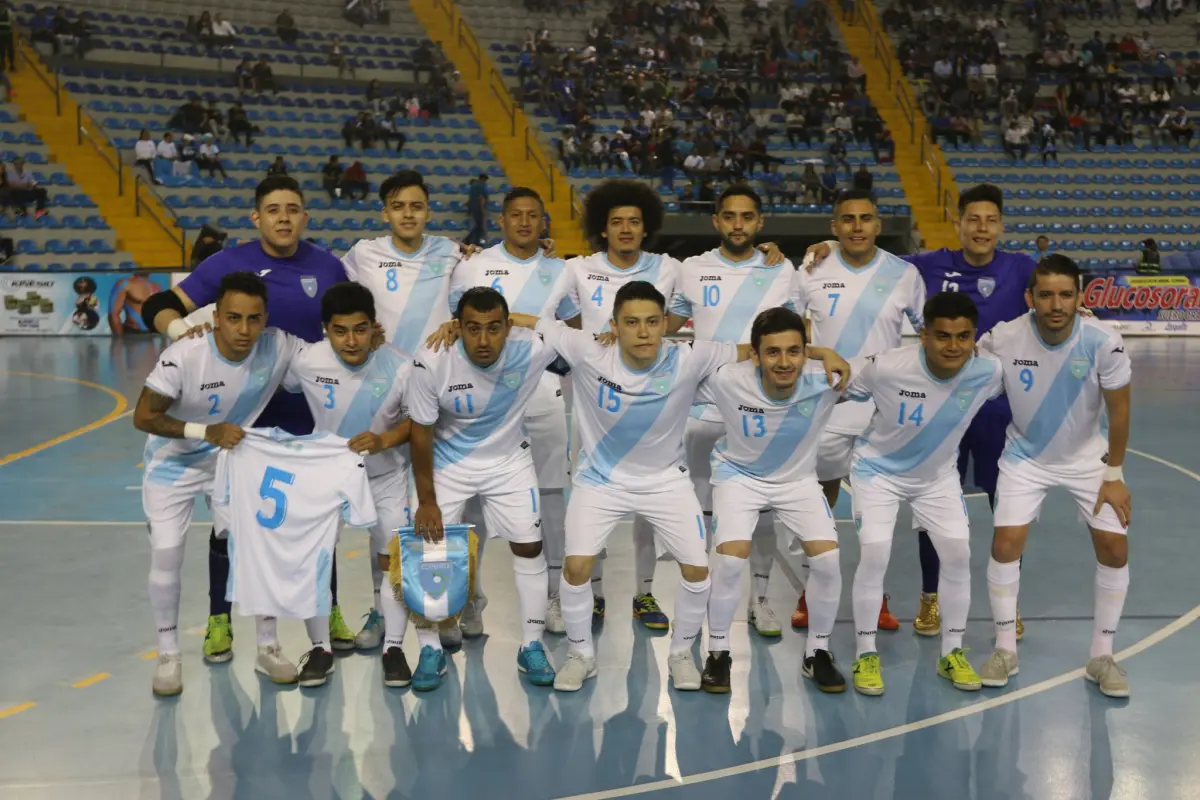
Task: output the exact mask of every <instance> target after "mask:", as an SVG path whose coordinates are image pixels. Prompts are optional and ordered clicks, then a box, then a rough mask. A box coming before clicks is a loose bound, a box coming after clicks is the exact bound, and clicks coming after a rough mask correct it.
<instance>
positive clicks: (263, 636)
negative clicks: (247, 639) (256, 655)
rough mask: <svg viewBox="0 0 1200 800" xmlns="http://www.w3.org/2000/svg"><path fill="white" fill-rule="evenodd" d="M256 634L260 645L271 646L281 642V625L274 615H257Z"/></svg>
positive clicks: (255, 620) (255, 621) (255, 622)
mask: <svg viewBox="0 0 1200 800" xmlns="http://www.w3.org/2000/svg"><path fill="white" fill-rule="evenodd" d="M254 635H255V637H256V638H257V639H258V646H259V647H271V646H272V645H277V644H279V626H278V625H277V624H276V620H275V618H274V617H255V618H254Z"/></svg>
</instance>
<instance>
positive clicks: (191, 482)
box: [142, 453, 229, 550]
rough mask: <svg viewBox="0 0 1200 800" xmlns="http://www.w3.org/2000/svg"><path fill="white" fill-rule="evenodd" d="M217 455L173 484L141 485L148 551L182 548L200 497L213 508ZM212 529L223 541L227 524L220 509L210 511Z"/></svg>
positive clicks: (144, 482)
mask: <svg viewBox="0 0 1200 800" xmlns="http://www.w3.org/2000/svg"><path fill="white" fill-rule="evenodd" d="M216 469H217V454H216V453H213V454H212V455H211V456H209V457H208V458H206V459H204V460H203V461H201V462H199V463H198V464H194V465H192V466H191V467H189V468H188V469H187V470H186V471H185V472H184V473H183V475H182V476H181V477H180V478H179V480H177V481H176V482H175V483H171V484H166V483H154V482H151V481H147V480H143V481H142V511H143V512H145V514H146V524H147V525H148V526H149V528H150V547H151V548H153V549H155V550H164V549H167V548H171V547H180V546H182V545H183V542H184V539H185V537H186V536H187V532H188V527H189V526H191V524H192V514H193V513H194V512H195V506H196V498H197V497H198V496H203V497H204V499H205V501H206V502H207V503H208V506H209V508H212V490H213V478H214V477H215V474H216ZM213 528H214V529H215V530H216V531H217V534H218V536H220V537H221V538H225V535H226V533H227V532H228V530H229V524H228V523H227V522H225V514H224V512H223V511H222V510H221V509H213Z"/></svg>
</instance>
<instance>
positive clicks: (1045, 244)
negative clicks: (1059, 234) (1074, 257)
mask: <svg viewBox="0 0 1200 800" xmlns="http://www.w3.org/2000/svg"><path fill="white" fill-rule="evenodd" d="M1033 245H1034V251H1033V260H1034V261H1041V260H1042V259H1043V258H1045V257H1046V256H1048V255H1050V237H1049V236H1045V235H1042V236H1039V237H1037V238H1036V239H1034V240H1033Z"/></svg>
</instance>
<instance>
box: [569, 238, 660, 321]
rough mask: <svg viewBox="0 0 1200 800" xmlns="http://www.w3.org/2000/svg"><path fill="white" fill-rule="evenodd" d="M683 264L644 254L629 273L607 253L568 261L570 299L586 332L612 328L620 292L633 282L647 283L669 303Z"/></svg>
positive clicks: (629, 269)
mask: <svg viewBox="0 0 1200 800" xmlns="http://www.w3.org/2000/svg"><path fill="white" fill-rule="evenodd" d="M679 268H680V264H679V262H678V261H676V260H675V259H673V258H671V257H670V256H664V255H659V254H657V253H645V252H643V253H642V254H641V255H640V256H639V257H638V260H637V263H636V264H634V265H633V266H632V267H629V268H628V269H621V268H620V267H617V266H614V265H613V263H612V262H611V261H609V260H608V253H607V252H600V253H592V254H591V255H590V256H578V257H576V258H571V259H568V260H567V277H568V280H569V286H570V290H571V295H572V297H573V298H574V300H575V303H576V304H577V305H578V306H579V311H580V313H581V314H582V315H583V320H582V322H583V330H585V331H587V332H588V333H604V332H605V331H607V330H610V329H611V328H612V312H613V300H614V299H615V298H616V296H617V290H618V289H620V288H621V287H622V286H624V285H625V284H627V283H630V282H632V281H646V282H647V283H651V284H653V285H654V288H656V289H658V290H659V291H660V292H662V295H663V297H665V298H666V299H667V300H668V301H670V299H671V296H672V295H674V294H675V286H676V283H677V281H678V280H679Z"/></svg>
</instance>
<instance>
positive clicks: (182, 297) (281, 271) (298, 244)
mask: <svg viewBox="0 0 1200 800" xmlns="http://www.w3.org/2000/svg"><path fill="white" fill-rule="evenodd" d="M250 219H251V221H252V222H253V223H254V227H256V228H258V231H259V240H258V241H257V242H247V243H245V244H242V245H239V246H238V247H231V248H227V249H225V250H222V251H221V252H219V253H216V254H214V255H213V256H210V257H209V258H206V259H205V260H204V261H203V262H202V263H201V264H200V265H199V266H197V267H196V268H195V269H194V270H192V272H191V273H189V274H188V276H187V277H186V278H184V279H183V281H181V282H180V284H179V285H178V286H175V287H173V288H172V289H171V290H170V291H166V292H159V293H158V294H154V295H151V296H150V297H149V298H147V299H146V301H145V302H144V303H143V304H142V317H143V320H144V321H145V323H146V327H147V329H149V330H154V331H158V332H159V333H162V334H165V335H166V336H167V337H168V338H169V339H171V340H172V341H175V340H177V339H179V337H180V336H182V335H183V334H184V333H186V332H187V331H188V329H189V327H190V326H189V325H188V323H187V322H185V321H184V317H185V316H186V315H188V314H191V313H192V312H194V311H196V310H197V309H198V308H202V307H204V306H208V305H209V304H211V303H212V302H214V301H215V300H216V298H217V290H218V287H219V285H220V282H221V279H222V278H223V277H224V276H225V275H227V274H229V273H230V272H236V271H243V270H246V271H250V272H254V273H256V274H257V275H258V276H259V277H260V278H262V279H263V281H264V282H265V283H266V284H267V287H268V288H269V290H270V292H271V297H272V298H273V300H272V307H273V308H274V309H275V313H274V316H272V318H271V322H272V325H273V326H274V327H276V328H278V329H280V330H281V331H285V332H287V333H290V334H292V335H293V336H297V337H299V338H301V339H303V340H304V341H306V342H318V341H320V340H321V338H322V333H321V305H320V303H321V294H322V293H323V292H324V291H325V290H326V289H328V288H329V287H330V286H333V285H334V284H336V283H341V282H343V281H345V280H346V271H345V270H344V269H343V268H342V265H341V262H339V261H338V259H337V257H336V256H334V255H332V254H330V253H329V252H327V251H325V250H322V249H321V248H319V247H316V246H314V245H312V244H309V243H308V242H306V241H304V229H305V226H306V225H307V224H308V212H307V211H305V208H304V193H303V192H302V191H301V190H300V184H298V183H297V182H296V180H295V179H294V178H289V177H286V176H277V177H270V178H266V179H265V180H263V181H262V182H260V183H259V184H258V187H257V188H256V189H255V190H254V210H253V211H252V212H251V214H250ZM250 422H252V423H253V424H254V425H256V426H258V427H264V428H269V427H279V428H283V429H284V430H285V431H287V432H288V433H293V434H297V435H303V434H307V433H310V432H311V431H312V429H313V421H312V415H311V414H309V412H308V407H307V406H306V405H305V403H304V398H302V397H299V396H295V395H291V394H288V393H287V392H280V393H279V394H277V395H276V396H275V397H273V398H271V399H270V402H269V403H268V404H267V407H266V408H265V409H264V410H263V414H262V416H261V417H260V418H259V419H257V420H250ZM218 533H219V532H218V531H217V530H216V528H215V527H214V528H213V530H212V531H211V532H210V533H209V540H208V542H209V552H208V582H209V588H208V596H209V617H208V631H207V633H206V634H205V637H204V658H205V660H206V661H209V662H221V661H228V660H229V659H231V658H233V627H232V626H231V624H230V620H229V613H230V604H229V602H228V601H227V600H226V599H225V587H226V585H227V584H228V582H229V549H228V542H227V541H226V539H225V538H224V537H223V536H218ZM376 584H378V581H376ZM332 594H333V607H332V611H331V614H330V617H329V626H330V635H331V637H332V642H333V647H334V649H337V650H349V649H353V648H354V646H355V637H354V634H353V632H351V630H350V629H349V628H348V627H347V626H346V623H345V621H344V620H343V618H342V612H341V609H340V608H339V607H338V604H337V565H336V562H335V564H334V567H333V583H332Z"/></svg>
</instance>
